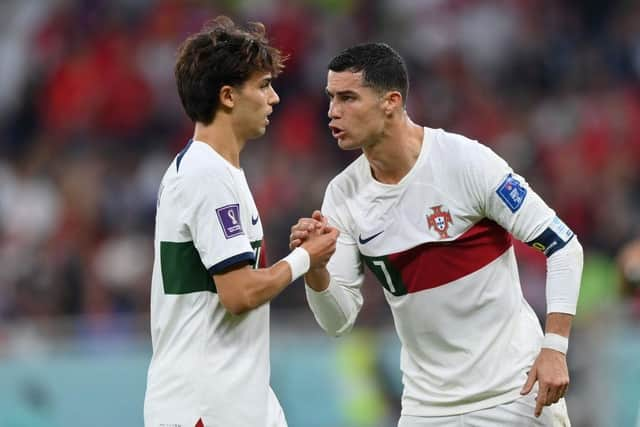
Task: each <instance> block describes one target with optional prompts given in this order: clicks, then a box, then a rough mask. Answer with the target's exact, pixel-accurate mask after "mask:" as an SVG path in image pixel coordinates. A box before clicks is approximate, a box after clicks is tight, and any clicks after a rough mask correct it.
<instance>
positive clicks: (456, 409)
mask: <svg viewBox="0 0 640 427" xmlns="http://www.w3.org/2000/svg"><path fill="white" fill-rule="evenodd" d="M520 397H522V395H521V394H520V391H519V390H514V391H512V392H509V393H505V394H502V395H500V396H496V397H493V398H491V399H486V400H482V401H480V402H474V403H468V404H464V405H455V406H447V407H437V406H430V407H429V406H426V405H425V404H424V402H422V403H415V404H410V405H407V404H406V403H405V402H404V401H403V402H402V412H401V415H410V416H412V417H447V416H452V415H461V414H465V413H468V412H474V411H479V410H481V409H488V408H492V407H494V406H498V405H503V404H505V403H509V402H513V401H514V400H517V399H519V398H520Z"/></svg>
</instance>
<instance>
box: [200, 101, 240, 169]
mask: <svg viewBox="0 0 640 427" xmlns="http://www.w3.org/2000/svg"><path fill="white" fill-rule="evenodd" d="M193 139H195V140H197V141H201V142H204V143H205V144H207V145H209V146H211V148H213V149H214V150H216V152H218V154H220V155H221V156H222V157H223V158H224V159H225V160H226V161H228V162H229V163H231V164H232V165H233V166H235V167H236V168H240V152H241V151H242V149H243V148H244V144H245V142H246V141H245V140H243V139H241V138H239V137H238V135H236V133H235V132H234V131H233V127H232V126H231V121H230V118H228V117H226V116H225V115H224V114H221V112H220V111H218V114H216V118H215V119H214V120H213V122H212V123H211V124H209V125H205V124H203V123H200V122H197V123H196V127H195V130H194V133H193Z"/></svg>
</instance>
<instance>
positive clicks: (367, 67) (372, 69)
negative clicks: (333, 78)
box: [329, 43, 409, 103]
mask: <svg viewBox="0 0 640 427" xmlns="http://www.w3.org/2000/svg"><path fill="white" fill-rule="evenodd" d="M329 70H331V71H336V72H341V71H346V70H348V71H352V72H354V73H358V72H360V71H362V80H363V83H364V85H365V86H370V87H372V88H374V89H377V90H380V91H388V90H397V91H398V92H400V94H401V95H402V102H403V103H406V100H407V93H408V92H409V74H408V73H407V66H406V64H405V62H404V60H403V59H402V57H401V56H400V54H399V53H398V52H396V51H395V50H394V49H393V48H391V46H389V45H388V44H386V43H365V44H359V45H356V46H353V47H350V48H348V49H345V50H343V51H342V52H340V53H339V54H338V55H337V56H336V57H334V58H333V59H332V60H331V62H330V63H329Z"/></svg>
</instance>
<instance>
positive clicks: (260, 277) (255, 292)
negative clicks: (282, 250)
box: [241, 260, 292, 311]
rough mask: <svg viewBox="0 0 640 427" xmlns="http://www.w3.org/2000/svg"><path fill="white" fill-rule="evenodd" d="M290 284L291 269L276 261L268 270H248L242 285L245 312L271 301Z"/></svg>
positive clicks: (287, 265) (283, 262)
mask: <svg viewBox="0 0 640 427" xmlns="http://www.w3.org/2000/svg"><path fill="white" fill-rule="evenodd" d="M291 282H292V277H291V268H290V267H289V264H287V263H286V262H285V261H282V260H281V261H278V262H277V263H275V264H274V265H272V266H271V267H268V268H261V269H257V270H250V272H249V275H248V276H247V277H246V281H245V283H244V284H243V285H241V286H243V288H244V290H245V301H246V310H245V311H247V310H252V309H254V308H257V307H259V306H261V305H262V304H264V303H266V302H269V301H271V300H272V299H273V298H275V297H276V296H277V295H278V294H279V293H280V292H282V291H283V290H284V289H285V288H286V287H287V286H289V284H291Z"/></svg>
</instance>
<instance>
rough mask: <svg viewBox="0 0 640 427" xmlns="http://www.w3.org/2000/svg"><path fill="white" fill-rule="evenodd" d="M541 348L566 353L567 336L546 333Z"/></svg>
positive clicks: (567, 345)
mask: <svg viewBox="0 0 640 427" xmlns="http://www.w3.org/2000/svg"><path fill="white" fill-rule="evenodd" d="M542 348H550V349H552V350H556V351H559V352H560V353H562V354H567V349H568V348H569V338H567V337H563V336H562V335H558V334H549V333H547V334H545V335H544V338H543V339H542Z"/></svg>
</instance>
